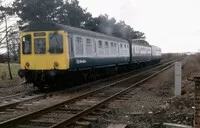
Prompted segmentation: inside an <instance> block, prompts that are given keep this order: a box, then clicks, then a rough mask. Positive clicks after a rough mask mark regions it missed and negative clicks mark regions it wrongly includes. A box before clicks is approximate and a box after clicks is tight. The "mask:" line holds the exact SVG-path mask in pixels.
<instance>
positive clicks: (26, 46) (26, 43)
mask: <svg viewBox="0 0 200 128" xmlns="http://www.w3.org/2000/svg"><path fill="white" fill-rule="evenodd" d="M22 53H23V54H31V35H26V36H24V37H22Z"/></svg>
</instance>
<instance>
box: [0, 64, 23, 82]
mask: <svg viewBox="0 0 200 128" xmlns="http://www.w3.org/2000/svg"><path fill="white" fill-rule="evenodd" d="M10 67H11V73H12V76H13V80H10V76H9V72H8V65H7V63H0V85H5V84H16V83H18V82H20V81H21V79H20V78H19V76H18V73H17V72H18V70H19V68H20V66H19V64H16V63H11V64H10Z"/></svg>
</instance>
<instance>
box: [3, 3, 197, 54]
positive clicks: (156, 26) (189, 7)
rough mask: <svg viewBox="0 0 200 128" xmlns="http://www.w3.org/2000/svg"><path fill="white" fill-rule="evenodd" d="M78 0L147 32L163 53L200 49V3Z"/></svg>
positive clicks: (96, 11) (89, 8) (88, 7)
mask: <svg viewBox="0 0 200 128" xmlns="http://www.w3.org/2000/svg"><path fill="white" fill-rule="evenodd" d="M8 1H13V0H7V2H8ZM79 1H80V5H81V6H82V7H83V8H87V11H88V12H90V13H92V15H93V16H98V15H100V14H108V15H109V16H110V17H115V18H116V19H117V20H118V21H119V20H124V21H125V22H126V23H127V24H129V25H131V26H132V27H133V28H134V29H135V30H139V31H142V32H144V33H145V34H146V37H147V39H146V40H147V41H148V42H149V43H150V44H153V45H157V46H159V47H161V48H162V50H163V52H188V51H189V52H196V51H198V49H200V18H199V17H200V14H199V13H200V0H79Z"/></svg>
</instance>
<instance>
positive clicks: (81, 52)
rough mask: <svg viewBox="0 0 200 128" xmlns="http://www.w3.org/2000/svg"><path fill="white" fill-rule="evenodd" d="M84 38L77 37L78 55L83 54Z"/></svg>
mask: <svg viewBox="0 0 200 128" xmlns="http://www.w3.org/2000/svg"><path fill="white" fill-rule="evenodd" d="M83 54H84V50H83V39H82V38H81V37H76V55H83Z"/></svg>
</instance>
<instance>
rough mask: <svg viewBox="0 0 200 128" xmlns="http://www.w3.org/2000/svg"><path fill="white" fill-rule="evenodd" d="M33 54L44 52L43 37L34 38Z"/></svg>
mask: <svg viewBox="0 0 200 128" xmlns="http://www.w3.org/2000/svg"><path fill="white" fill-rule="evenodd" d="M34 51H35V54H44V53H45V52H46V43H45V39H44V38H35V39H34Z"/></svg>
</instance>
